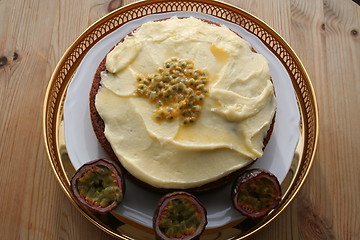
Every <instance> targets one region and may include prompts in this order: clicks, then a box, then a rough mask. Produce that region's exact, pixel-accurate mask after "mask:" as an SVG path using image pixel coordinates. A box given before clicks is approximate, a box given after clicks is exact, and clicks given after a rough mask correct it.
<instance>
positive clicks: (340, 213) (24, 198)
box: [0, 0, 360, 240]
mask: <svg viewBox="0 0 360 240" xmlns="http://www.w3.org/2000/svg"><path fill="white" fill-rule="evenodd" d="M130 2H133V1H131V0H130V1H126V0H125V1H122V0H112V1H110V0H86V1H85V0H81V1H70V0H66V1H65V0H64V1H40V0H29V1H25V0H19V1H13V0H4V1H1V2H0V12H1V14H0V19H1V21H0V26H1V27H0V46H1V48H0V107H1V108H0V109H1V115H0V169H1V174H0V176H1V177H0V189H1V191H0V219H1V220H0V234H1V237H0V238H1V239H71V240H76V239H113V238H112V237H111V236H109V235H107V234H106V233H104V232H102V231H101V230H99V229H98V228H97V227H95V226H94V225H92V224H91V223H90V222H88V221H87V220H86V219H85V218H84V217H83V216H82V215H81V214H80V213H79V212H78V211H77V210H76V209H75V207H74V206H73V205H72V204H71V203H70V201H68V199H67V197H66V196H65V194H64V193H63V192H62V190H61V188H60V186H59V184H58V182H57V180H56V178H55V176H54V173H53V172H52V170H51V167H50V164H49V162H48V159H47V155H46V152H45V147H44V141H43V134H42V108H43V106H42V104H43V99H44V94H45V89H46V87H47V83H48V81H49V78H50V75H51V73H52V71H53V70H54V68H55V66H56V64H57V62H58V60H59V59H60V58H61V56H62V55H63V53H64V51H65V50H66V49H67V47H68V46H69V45H70V44H71V43H72V42H73V41H74V40H75V38H76V37H77V36H78V35H80V34H81V33H82V32H83V31H84V30H85V29H86V27H88V26H89V25H90V24H92V23H93V22H94V21H96V20H97V19H99V18H100V17H102V16H104V15H105V14H106V13H108V12H109V11H111V10H113V9H115V8H117V7H120V6H122V5H125V4H128V3H130ZM226 2H229V3H232V4H234V5H236V6H239V7H241V8H243V9H245V10H247V11H249V12H250V13H252V14H254V15H256V16H258V17H259V18H260V19H262V20H264V21H265V22H267V23H268V24H269V25H270V26H272V27H273V28H274V29H275V30H276V31H277V32H278V33H279V34H280V35H282V36H283V37H284V38H285V40H286V41H287V42H288V43H289V44H290V45H291V46H292V47H293V49H294V50H295V52H296V53H297V54H298V55H299V57H300V59H301V60H302V62H303V64H304V65H305V67H306V69H307V71H308V73H309V75H310V78H311V80H312V82H313V85H314V88H315V91H316V94H317V100H318V106H319V113H320V138H319V145H318V151H317V155H316V158H315V161H314V163H313V166H312V170H311V172H310V174H309V176H308V178H307V180H306V182H305V184H304V186H303V187H302V189H301V191H300V192H299V194H298V195H297V197H296V198H295V199H294V200H293V201H292V203H291V204H290V205H289V206H288V208H287V209H286V210H285V211H284V212H283V213H282V214H281V215H280V216H279V217H278V218H277V219H276V220H275V221H273V222H272V223H271V224H270V225H269V226H267V227H266V228H265V229H264V230H262V231H260V232H259V233H257V234H256V235H255V236H254V237H253V239H360V228H359V226H360V211H359V208H360V204H359V202H360V184H359V183H360V178H359V176H360V174H359V172H358V171H359V170H360V140H359V139H360V137H359V136H360V124H359V123H360V120H359V118H360V113H359V106H360V98H359V94H360V70H359V66H360V33H359V32H360V7H359V6H358V5H357V4H356V3H354V2H352V1H350V0H323V1H321V0H272V1H264V0H240V1H237V0H227V1H226Z"/></svg>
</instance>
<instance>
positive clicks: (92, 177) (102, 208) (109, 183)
mask: <svg viewBox="0 0 360 240" xmlns="http://www.w3.org/2000/svg"><path fill="white" fill-rule="evenodd" d="M71 189H72V190H73V192H74V195H75V196H76V197H77V198H78V200H79V201H80V202H81V203H83V204H85V205H86V206H87V207H89V208H90V209H92V210H95V211H98V212H101V213H105V212H108V211H111V210H112V209H114V208H115V207H116V206H118V205H119V203H120V202H121V201H122V199H123V192H124V182H123V179H122V175H121V172H120V169H119V168H118V167H117V166H116V165H114V164H113V163H112V162H110V161H107V160H105V159H99V160H96V161H93V162H90V163H88V164H84V165H83V166H82V167H81V168H80V169H79V170H78V171H77V172H76V173H75V175H74V177H73V178H72V179H71Z"/></svg>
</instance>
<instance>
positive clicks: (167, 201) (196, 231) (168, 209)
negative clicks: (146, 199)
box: [153, 192, 207, 240]
mask: <svg viewBox="0 0 360 240" xmlns="http://www.w3.org/2000/svg"><path fill="white" fill-rule="evenodd" d="M206 224H207V215H206V209H205V208H204V207H203V206H202V204H201V203H200V202H199V200H198V199H197V198H196V197H195V196H194V195H192V194H190V193H187V192H173V193H169V194H167V195H165V196H163V197H162V198H161V199H160V201H159V204H158V207H157V209H156V211H155V214H154V218H153V228H154V230H155V233H156V236H157V238H158V239H162V240H168V239H181V240H190V239H196V238H198V237H199V236H200V235H201V234H202V233H203V231H204V229H205V226H206Z"/></svg>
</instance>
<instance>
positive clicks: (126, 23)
mask: <svg viewBox="0 0 360 240" xmlns="http://www.w3.org/2000/svg"><path fill="white" fill-rule="evenodd" d="M173 15H177V16H195V17H199V18H203V19H207V20H211V21H214V22H218V23H220V24H225V25H227V26H228V27H230V28H231V29H232V30H233V31H236V32H238V33H239V34H240V35H241V36H242V37H244V38H246V39H247V40H248V41H250V42H251V44H252V45H253V46H254V48H255V49H256V50H257V51H258V52H260V53H262V54H263V55H265V57H266V58H267V59H268V60H269V62H270V69H271V75H272V77H273V80H274V85H275V88H276V92H277V98H278V104H280V106H278V112H277V119H276V123H277V124H278V126H284V125H283V124H281V121H285V123H286V124H288V125H286V124H285V126H289V128H288V129H292V131H287V132H290V134H288V135H283V134H282V132H281V128H279V127H278V128H277V127H276V126H275V130H274V131H275V133H274V136H273V137H272V139H271V140H270V143H269V145H270V146H268V147H267V148H266V151H267V152H265V157H264V158H262V159H260V160H258V161H257V163H256V164H260V167H262V168H266V169H269V170H271V171H272V172H276V173H275V174H276V175H277V176H278V178H279V179H280V181H281V182H282V184H281V185H282V190H283V193H284V195H283V198H282V201H281V204H280V206H279V207H278V208H276V209H275V210H274V211H273V212H271V214H270V215H269V216H267V217H265V218H263V219H260V220H257V221H252V220H248V219H246V218H244V217H242V216H241V215H240V214H238V213H237V212H236V211H234V210H233V209H232V208H231V206H230V205H229V202H230V200H226V201H225V202H222V200H221V199H219V197H218V198H213V197H214V196H221V197H220V198H222V199H224V198H226V199H228V198H229V196H230V193H229V189H228V188H229V186H227V187H224V188H222V189H220V190H218V191H219V192H216V193H207V194H205V195H201V196H200V198H201V199H203V201H205V202H206V204H205V205H206V206H207V209H208V211H209V217H210V222H209V225H208V227H207V229H206V231H205V232H204V234H203V237H202V238H203V239H212V238H214V235H213V234H216V235H218V233H219V232H221V236H223V238H224V239H226V238H243V237H246V236H248V235H250V234H252V233H254V232H256V231H258V230H259V229H261V228H262V227H264V226H265V225H266V224H267V223H269V222H270V221H271V220H272V219H274V218H275V217H276V216H277V215H278V214H279V213H281V212H282V211H283V210H284V208H285V207H286V206H287V205H288V204H289V202H290V201H291V199H292V198H293V197H294V196H295V195H296V193H297V191H298V190H299V188H300V186H301V185H302V183H303V181H304V180H305V177H306V175H307V173H308V171H309V169H310V166H311V162H312V160H313V157H314V153H315V149H316V143H317V134H318V115H317V108H316V99H315V96H314V92H313V89H312V86H311V82H310V79H309V77H308V75H307V73H306V71H305V69H304V67H303V65H302V64H301V62H300V60H299V59H298V57H297V56H296V54H295V53H294V52H293V50H292V49H291V48H290V47H289V46H288V44H287V43H286V42H285V41H284V40H283V39H282V38H281V37H280V36H279V35H278V34H277V33H276V32H275V31H273V30H272V29H271V28H270V27H269V26H267V25H266V24H265V23H263V22H262V21H260V20H259V19H257V18H256V17H254V16H252V15H251V14H249V13H247V12H245V11H243V10H241V9H239V8H236V7H233V6H230V5H228V4H224V3H221V2H215V1H204V0H203V1H160V0H158V1H146V2H138V3H135V4H131V5H128V6H126V7H123V8H120V9H118V10H116V11H114V12H112V13H110V14H108V15H106V16H105V17H103V18H102V19H100V20H99V21H98V22H96V23H95V24H93V25H92V26H91V27H89V28H88V29H87V30H86V31H85V32H84V33H83V34H82V35H81V36H80V37H79V38H78V39H77V40H76V41H75V42H74V43H73V44H72V45H71V46H70V48H69V49H68V50H67V52H66V53H65V54H64V56H63V57H62V59H61V60H60V61H59V64H58V65H57V67H56V69H55V71H54V73H53V75H52V77H51V80H50V83H49V86H48V90H47V94H46V97H45V103H44V134H45V142H46V147H47V151H48V155H49V159H50V163H51V166H52V167H53V170H54V172H55V174H56V176H57V178H58V180H59V183H60V185H61V187H62V188H63V190H64V191H65V193H66V195H67V196H68V197H69V199H70V200H71V201H72V203H74V205H75V206H76V207H77V208H78V209H79V211H80V212H81V213H82V214H83V215H84V216H85V217H86V218H87V219H89V220H90V221H91V222H93V223H94V224H95V225H96V226H98V227H99V228H101V229H102V230H104V231H106V232H108V233H110V234H112V235H114V236H116V237H118V238H121V239H128V238H135V239H146V238H150V239H152V238H153V231H152V229H151V216H152V213H153V211H154V210H155V206H156V201H157V199H158V198H159V197H160V195H157V194H156V193H152V192H150V191H148V190H144V189H142V188H139V187H137V186H135V185H134V186H132V187H130V189H132V190H130V193H129V194H128V193H127V195H126V198H127V199H124V204H123V205H122V207H120V208H119V209H117V210H116V211H113V212H112V213H110V214H107V215H96V214H93V213H91V212H88V211H87V210H86V209H85V208H83V207H82V206H79V205H77V203H76V202H75V200H74V197H73V195H72V193H71V191H70V188H69V179H70V178H71V177H72V175H73V174H74V172H75V169H76V168H78V167H79V166H80V165H81V164H83V163H84V162H83V161H85V162H87V161H90V160H92V159H94V158H93V157H94V156H98V155H100V156H101V154H103V153H102V152H101V149H100V148H99V147H98V144H97V141H96V138H94V135H93V132H92V129H91V124H90V120H89V115H88V114H86V110H85V111H84V112H79V111H80V110H81V109H84V106H88V93H89V90H90V87H89V85H87V84H89V83H90V84H91V81H92V75H93V73H94V72H91V71H92V70H93V71H95V69H96V68H97V65H98V63H99V62H100V61H101V60H102V58H103V57H104V56H105V54H106V53H107V52H108V50H109V49H110V48H111V47H112V46H113V45H114V44H115V43H116V42H117V41H119V40H120V39H121V38H122V37H123V36H125V35H126V34H127V33H129V32H130V31H131V30H133V29H135V28H136V27H137V26H139V25H141V24H142V23H143V22H146V21H151V20H156V19H161V18H166V17H169V16H173ZM83 69H87V70H89V69H91V70H90V72H89V71H87V72H88V73H87V74H90V75H89V76H90V77H89V76H87V75H86V74H85V73H84V72H85V71H84V70H83ZM83 74H85V75H83ZM91 74H92V75H91ZM84 79H85V80H84ZM82 94H83V95H82ZM279 98H280V100H281V101H279ZM288 102H290V103H291V102H292V104H290V105H289V106H285V105H287V103H288ZM284 103H286V104H285V105H284ZM64 105H65V108H64ZM279 107H280V109H279ZM85 108H86V107H85ZM279 111H280V112H279ZM282 111H286V112H287V113H288V111H290V112H291V113H292V115H290V116H291V117H288V116H285V115H287V114H285V115H284V116H283V115H282V114H281V112H282ZM86 121H89V122H86ZM77 123H80V125H76V124H77ZM81 126H83V127H81ZM74 129H75V130H76V131H78V132H76V134H74V135H71V134H72V133H73V132H74ZM75 136H81V137H82V139H81V138H80V139H76V140H74V138H75ZM72 141H73V142H72ZM279 141H284V142H290V145H286V147H283V148H280V150H278V151H280V153H281V154H279V153H276V149H277V148H278V146H282V145H281V144H278V143H279ZM78 143H81V144H80V145H76V144H78ZM94 146H95V147H94ZM281 149H283V150H281ZM286 149H287V150H290V151H288V152H286V151H285V150H286ZM285 152H286V154H284V153H285ZM279 157H281V158H280V159H281V161H280V162H279V161H274V159H278V158H279ZM266 158H268V159H270V160H267V161H265V160H266ZM264 159H265V160H264ZM262 164H265V165H262ZM128 184H130V185H131V184H132V183H131V182H129V183H128ZM128 189H129V188H128ZM144 195H146V198H147V199H149V200H148V202H147V203H148V204H147V205H146V207H145V208H144V207H142V206H143V205H144V204H140V203H137V202H136V199H139V196H144ZM208 199H213V200H211V201H209V200H208Z"/></svg>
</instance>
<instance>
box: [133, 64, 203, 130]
mask: <svg viewBox="0 0 360 240" xmlns="http://www.w3.org/2000/svg"><path fill="white" fill-rule="evenodd" d="M136 79H137V82H138V85H137V88H136V91H135V93H136V94H137V95H139V96H141V97H144V98H147V99H148V100H149V101H150V102H151V103H154V104H155V105H156V107H157V109H156V111H155V112H154V114H153V117H154V119H155V120H156V121H163V120H166V121H172V120H174V119H175V118H177V117H180V120H181V124H182V125H189V124H191V123H194V122H195V121H196V120H197V119H198V118H199V116H200V112H201V109H202V105H203V102H204V98H205V96H206V95H207V89H206V85H207V83H208V76H207V74H206V71H204V70H202V69H195V63H194V62H193V61H191V60H189V59H178V58H176V57H172V58H171V59H169V60H167V61H166V62H165V63H164V66H163V67H159V68H158V69H157V71H156V73H151V74H138V75H137V77H136Z"/></svg>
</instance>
